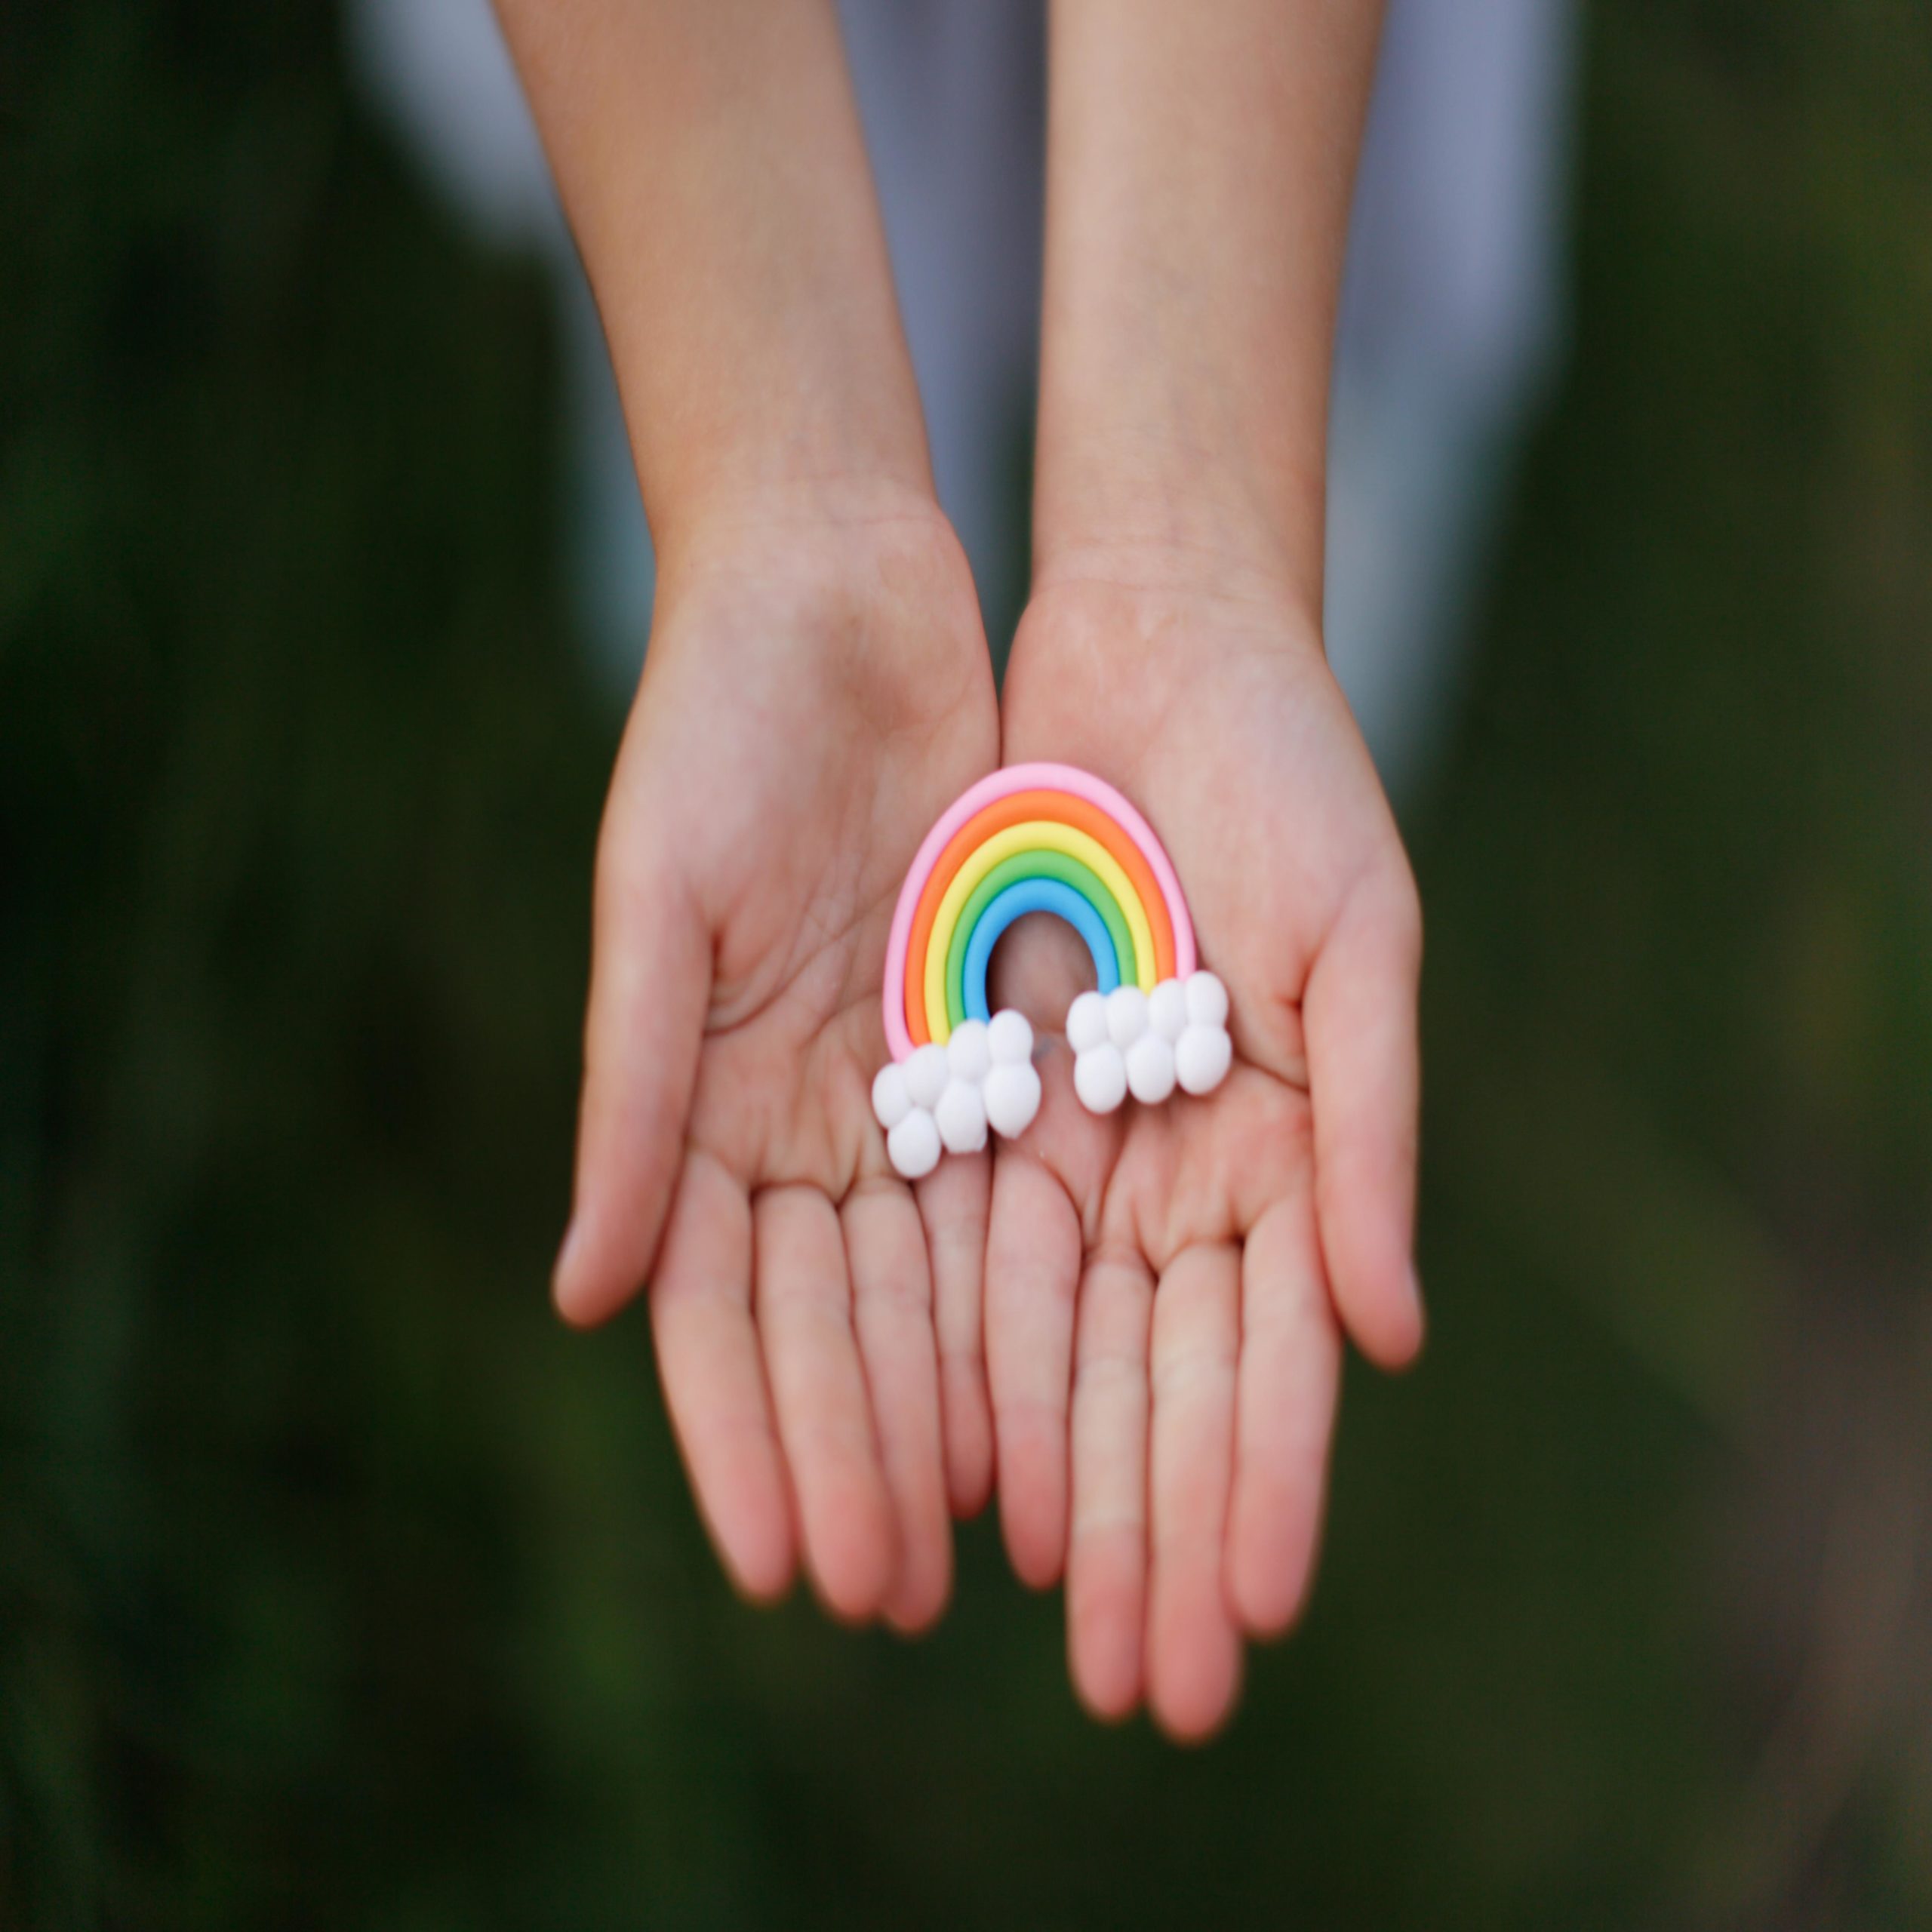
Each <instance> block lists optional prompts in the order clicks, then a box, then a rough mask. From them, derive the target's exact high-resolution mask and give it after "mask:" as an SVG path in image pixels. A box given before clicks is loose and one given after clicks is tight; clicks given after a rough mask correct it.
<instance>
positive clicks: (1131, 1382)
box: [1066, 1257, 1154, 1719]
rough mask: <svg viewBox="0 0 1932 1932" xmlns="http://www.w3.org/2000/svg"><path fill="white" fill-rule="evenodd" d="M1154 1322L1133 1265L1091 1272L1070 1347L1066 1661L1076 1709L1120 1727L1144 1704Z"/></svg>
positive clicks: (1149, 1284)
mask: <svg viewBox="0 0 1932 1932" xmlns="http://www.w3.org/2000/svg"><path fill="white" fill-rule="evenodd" d="M1153 1312H1154V1282H1153V1278H1152V1275H1150V1274H1149V1272H1148V1270H1147V1268H1146V1265H1145V1264H1144V1263H1142V1262H1141V1261H1140V1259H1139V1257H1134V1258H1132V1259H1131V1260H1128V1259H1118V1258H1114V1257H1106V1258H1103V1259H1100V1260H1095V1261H1094V1262H1093V1263H1091V1264H1090V1266H1088V1269H1087V1272H1086V1275H1085V1277H1084V1279H1083V1280H1082V1281H1081V1284H1080V1306H1079V1312H1078V1318H1077V1324H1078V1325H1077V1328H1076V1331H1075V1337H1074V1368H1073V1428H1072V1439H1073V1524H1072V1533H1071V1534H1070V1535H1069V1537H1068V1539H1067V1554H1066V1627H1067V1652H1068V1661H1069V1664H1070V1665H1071V1667H1072V1672H1073V1684H1074V1688H1075V1690H1077V1691H1078V1693H1079V1694H1080V1699H1081V1702H1082V1703H1084V1704H1085V1706H1087V1708H1088V1709H1089V1710H1090V1711H1091V1712H1093V1713H1094V1715H1095V1716H1096V1717H1100V1718H1110V1719H1111V1718H1124V1717H1125V1716H1126V1715H1128V1712H1131V1710H1132V1709H1134V1706H1136V1705H1137V1704H1138V1703H1140V1694H1141V1681H1142V1650H1143V1638H1144V1636H1145V1633H1146V1616H1147V1414H1148V1390H1147V1349H1148V1340H1149V1334H1148V1331H1149V1324H1150V1323H1151V1322H1152V1318H1153Z"/></svg>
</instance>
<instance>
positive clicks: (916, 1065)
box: [905, 1040, 946, 1113]
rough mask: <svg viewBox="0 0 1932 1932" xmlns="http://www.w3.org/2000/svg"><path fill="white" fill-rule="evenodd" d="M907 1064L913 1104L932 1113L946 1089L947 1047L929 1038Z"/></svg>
mask: <svg viewBox="0 0 1932 1932" xmlns="http://www.w3.org/2000/svg"><path fill="white" fill-rule="evenodd" d="M905 1066H906V1092H907V1093H909V1094H911V1095H912V1104H913V1106H915V1107H924V1109H925V1110H926V1112H928V1113H931V1112H932V1110H933V1109H934V1108H935V1107H936V1106H938V1105H939V1097H940V1095H941V1094H943V1093H944V1092H945V1091H946V1049H945V1048H943V1047H940V1046H935V1045H934V1044H933V1043H932V1041H930V1040H928V1041H927V1042H926V1044H924V1046H923V1047H921V1048H918V1050H917V1051H915V1053H914V1054H913V1055H912V1058H911V1059H910V1060H907V1061H906V1063H905Z"/></svg>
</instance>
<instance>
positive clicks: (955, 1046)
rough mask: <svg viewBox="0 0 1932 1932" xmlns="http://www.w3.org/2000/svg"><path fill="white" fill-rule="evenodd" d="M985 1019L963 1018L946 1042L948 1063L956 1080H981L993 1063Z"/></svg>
mask: <svg viewBox="0 0 1932 1932" xmlns="http://www.w3.org/2000/svg"><path fill="white" fill-rule="evenodd" d="M989 1030H990V1029H989V1028H988V1026H987V1025H986V1022H985V1021H984V1020H961V1021H960V1023H959V1024H958V1026H955V1027H954V1028H953V1029H952V1038H951V1039H949V1041H946V1065H947V1066H949V1067H950V1068H951V1069H952V1077H953V1078H954V1079H955V1080H970V1081H980V1080H983V1079H985V1078H986V1069H987V1068H988V1067H989V1066H992V1063H993V1054H992V1044H991V1042H990V1041H989V1040H988V1038H987V1037H986V1035H987V1034H988V1032H989Z"/></svg>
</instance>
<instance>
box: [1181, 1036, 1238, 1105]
mask: <svg viewBox="0 0 1932 1932" xmlns="http://www.w3.org/2000/svg"><path fill="white" fill-rule="evenodd" d="M1234 1057H1235V1046H1234V1042H1233V1041H1232V1040H1231V1039H1229V1038H1228V1033H1227V1029H1226V1027H1224V1026H1190V1027H1189V1029H1187V1031H1186V1032H1185V1033H1183V1035H1181V1036H1180V1042H1179V1044H1177V1046H1176V1047H1175V1048H1174V1072H1175V1074H1176V1075H1177V1078H1179V1080H1180V1084H1182V1086H1183V1087H1184V1088H1186V1090H1187V1091H1188V1092H1189V1093H1190V1094H1211V1093H1213V1092H1214V1089H1215V1088H1217V1087H1218V1086H1220V1084H1221V1082H1222V1081H1223V1080H1225V1079H1226V1078H1227V1077H1228V1067H1229V1063H1231V1062H1232V1060H1233V1059H1234Z"/></svg>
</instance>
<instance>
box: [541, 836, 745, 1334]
mask: <svg viewBox="0 0 1932 1932" xmlns="http://www.w3.org/2000/svg"><path fill="white" fill-rule="evenodd" d="M609 832H610V828H609V827H608V826H607V827H606V836H605V838H604V840H603V841H601V846H600V849H599V852H598V864H597V880H596V887H595V895H594V906H593V912H592V941H591V971H590V1001H589V1011H588V1013H587V1015H586V1020H585V1024H584V1054H583V1060H584V1068H583V1097H582V1099H581V1101H580V1104H579V1109H578V1117H577V1176H576V1184H575V1189H574V1197H573V1200H572V1204H571V1223H570V1226H569V1229H568V1231H567V1232H566V1233H565V1237H564V1244H563V1248H562V1251H561V1253H560V1254H558V1257H557V1266H556V1270H555V1276H554V1278H553V1281H552V1294H553V1296H554V1297H555V1301H556V1305H557V1309H558V1313H559V1314H561V1315H562V1316H563V1318H564V1319H565V1321H569V1322H571V1323H573V1324H576V1325H577V1326H579V1327H590V1326H592V1324H595V1323H597V1322H599V1321H604V1320H605V1318H607V1317H608V1316H610V1315H614V1314H615V1313H616V1312H617V1310H618V1309H620V1308H621V1307H623V1305H624V1304H625V1303H626V1302H627V1301H629V1300H630V1298H631V1297H632V1296H633V1295H634V1294H636V1293H637V1291H638V1288H639V1287H641V1285H642V1284H643V1283H644V1281H645V1277H646V1276H647V1275H648V1274H649V1273H650V1272H651V1267H652V1265H653V1264H654V1262H655V1260H656V1259H657V1247H658V1243H659V1241H660V1238H661V1237H662V1235H663V1229H664V1222H665V1218H666V1215H667V1214H668V1213H669V1208H670V1203H671V1199H672V1195H673V1192H675V1189H676V1186H677V1182H678V1172H679V1171H680V1169H681V1167H682V1165H683V1162H684V1146H685V1121H686V1120H687V1118H688V1116H689V1114H690V1112H691V1091H692V1088H693V1086H694V1084H695V1082H696V1080H697V1060H698V1052H699V1049H700V1047H701V1046H702V1044H703V1035H704V1020H705V1012H706V1007H707V1005H708V1004H709V1000H710V997H711V935H710V933H709V929H708V928H707V927H706V923H705V920H704V917H703V912H702V911H701V909H700V907H699V906H697V903H696V901H695V900H694V897H693V896H692V894H691V892H690V891H689V889H688V887H687V886H686V884H685V882H684V880H683V878H682V877H681V874H680V872H679V870H678V869H676V868H675V867H674V866H672V863H669V860H667V859H666V857H664V856H663V855H662V854H661V853H660V852H657V851H654V852H652V853H651V854H650V855H648V857H645V858H643V859H641V860H637V859H632V858H629V857H627V856H620V848H618V847H617V844H616V843H615V841H613V840H612V839H611V837H610V835H609Z"/></svg>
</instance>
